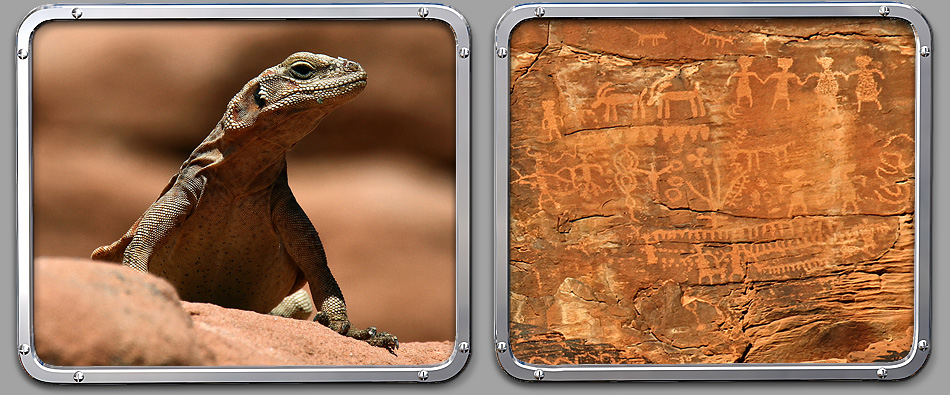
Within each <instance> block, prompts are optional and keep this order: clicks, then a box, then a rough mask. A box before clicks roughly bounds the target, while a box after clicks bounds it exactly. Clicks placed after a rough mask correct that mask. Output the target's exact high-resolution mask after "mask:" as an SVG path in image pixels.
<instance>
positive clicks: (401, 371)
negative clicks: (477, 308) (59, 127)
mask: <svg viewBox="0 0 950 395" xmlns="http://www.w3.org/2000/svg"><path fill="white" fill-rule="evenodd" d="M394 19H403V20H407V19H429V20H436V21H441V22H444V23H445V24H447V25H448V27H449V28H450V29H451V30H452V33H453V34H454V39H455V55H454V56H455V62H454V67H455V70H454V75H455V79H454V80H455V97H454V98H455V106H454V115H455V120H454V125H455V173H454V175H455V182H454V191H455V198H454V199H455V200H454V204H455V235H454V245H455V254H454V256H455V291H454V292H455V294H454V296H455V309H454V311H455V315H454V317H455V319H454V322H455V339H454V347H453V349H452V352H451V354H450V356H449V357H448V359H447V360H445V361H443V362H441V363H439V364H436V365H420V366H234V367H230V366H219V367H109V366H90V367H78V368H76V367H55V366H47V365H45V364H43V363H42V362H41V361H40V360H39V359H38V358H37V355H36V351H35V346H34V339H33V334H34V333H33V321H32V319H33V317H32V306H33V305H32V297H33V293H32V292H33V247H32V246H33V244H32V243H33V228H32V226H33V223H32V221H33V207H32V201H33V188H32V182H33V180H32V159H33V153H32V145H31V144H32V139H31V133H32V128H33V123H32V111H33V109H32V102H31V97H32V78H33V76H32V73H31V69H32V61H33V60H32V59H33V57H32V56H31V55H32V53H31V51H32V49H33V48H32V41H33V34H34V32H35V31H36V29H37V28H38V27H39V26H40V25H42V24H43V23H46V22H49V21H76V23H82V22H83V21H86V20H93V21H95V20H127V21H128V20H149V21H165V20H239V21H254V20H394ZM470 48H471V33H470V28H469V26H468V22H467V21H466V20H465V18H464V17H463V16H462V15H461V14H460V13H458V12H457V11H456V10H454V9H452V8H451V7H448V6H443V5H438V4H429V3H418V4H359V5H342V4H300V5H265V4H216V5H211V4H201V5H93V4H88V5H87V4H80V5H72V4H70V5H63V4H57V5H47V6H42V7H38V8H36V9H34V10H33V11H32V12H31V13H30V14H28V15H27V16H26V17H25V18H24V20H23V22H22V24H21V25H20V26H19V29H18V30H17V36H16V51H17V52H16V86H17V89H16V98H17V106H16V130H17V140H16V141H17V142H16V150H17V158H16V163H17V170H16V174H17V176H16V177H17V191H16V196H17V198H16V202H17V203H16V205H17V217H16V227H17V243H16V246H17V247H16V248H17V252H16V254H17V320H18V321H17V346H18V348H17V354H18V357H19V359H20V363H21V364H22V366H23V368H24V369H25V370H26V372H27V373H28V374H29V375H31V376H32V377H33V378H35V379H37V380H39V381H43V382H49V383H83V384H89V383H171V382H337V381H373V382H440V381H445V380H448V379H450V378H452V377H454V376H455V375H456V374H458V373H459V372H460V371H461V370H462V368H463V367H464V366H465V364H466V363H467V361H468V358H469V355H470V341H471V340H470V339H471V334H470V285H469V284H470V270H469V268H470V248H471V247H470V245H471V229H470V228H471V222H472V221H471V214H470V207H471V189H470V181H471V167H470V163H471V160H470V159H471V147H470V116H471V115H470V104H471V103H470V92H471V86H470V80H471V77H470V76H471V58H470V56H469V55H470V53H471V49H470Z"/></svg>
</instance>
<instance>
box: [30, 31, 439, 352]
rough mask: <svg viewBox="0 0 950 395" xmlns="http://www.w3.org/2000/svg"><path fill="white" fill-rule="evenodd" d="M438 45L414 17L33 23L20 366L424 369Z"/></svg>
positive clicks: (434, 337) (434, 206)
mask: <svg viewBox="0 0 950 395" xmlns="http://www.w3.org/2000/svg"><path fill="white" fill-rule="evenodd" d="M456 52H457V50H456V37H455V34H454V32H453V29H452V27H451V26H450V25H449V24H447V23H446V22H443V21H441V20H436V19H422V18H420V19H406V20H397V19H392V20H385V19H380V20H361V19H348V20H347V19H339V20H334V19H310V20H307V19H300V20H293V19H290V20H237V19H234V20H171V19H169V20H139V21H133V20H120V19H116V20H85V21H79V22H77V21H71V20H56V21H49V22H46V23H43V24H41V25H40V26H39V27H38V28H37V29H36V31H35V32H34V37H33V43H32V52H31V54H30V56H31V57H32V58H31V60H32V69H31V79H30V84H31V89H32V91H31V96H30V104H31V105H32V126H33V127H32V130H31V131H30V134H29V138H30V139H31V155H32V157H31V162H32V163H31V165H32V180H31V182H32V198H33V201H32V253H33V262H32V270H33V287H32V290H33V294H32V298H33V299H32V300H33V303H32V319H33V329H34V339H35V352H36V356H37V358H38V359H39V361H40V362H41V363H42V364H44V365H46V366H50V367H66V366H295V365H307V366H344V365H413V366H414V365H435V364H440V363H443V362H445V361H446V360H447V359H448V358H449V357H450V355H451V354H452V352H453V348H454V346H455V343H456V334H457V333H458V332H457V328H456V322H457V321H456V315H457V311H456V310H457V303H456V302H457V301H456V288H457V285H456V267H457V266H456V256H457V254H456V248H457V246H456V242H457V209H456V197H457V196H456V194H457V192H456V191H457V181H456V177H457V176H456V174H457V173H456V167H457V161H456V153H457V144H458V142H457V137H456V116H457V115H456V114H457V113H456V89H457V87H456V60H457V55H456Z"/></svg>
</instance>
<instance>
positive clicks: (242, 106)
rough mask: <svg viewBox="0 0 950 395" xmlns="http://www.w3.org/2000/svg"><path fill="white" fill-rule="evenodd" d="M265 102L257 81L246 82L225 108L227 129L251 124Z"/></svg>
mask: <svg viewBox="0 0 950 395" xmlns="http://www.w3.org/2000/svg"><path fill="white" fill-rule="evenodd" d="M266 104H267V101H266V100H265V99H264V97H263V95H262V92H261V86H260V84H259V83H258V82H257V81H254V82H253V83H251V84H248V85H246V86H245V87H244V89H242V90H241V92H240V93H238V94H237V95H235V96H234V98H232V99H231V102H230V103H228V110H227V125H226V127H227V129H240V128H245V127H248V126H251V124H253V123H254V121H255V120H256V119H257V115H258V114H260V113H261V109H262V108H263V107H264V106H265V105H266Z"/></svg>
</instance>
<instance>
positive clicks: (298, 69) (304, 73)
mask: <svg viewBox="0 0 950 395" xmlns="http://www.w3.org/2000/svg"><path fill="white" fill-rule="evenodd" d="M316 71H317V70H316V69H314V68H313V65H311V64H310V63H307V62H297V63H294V64H293V65H291V66H290V74H292V75H293V76H294V77H295V78H298V79H302V80H306V79H310V78H311V77H313V75H314V74H315V72H316Z"/></svg>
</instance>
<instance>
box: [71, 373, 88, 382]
mask: <svg viewBox="0 0 950 395" xmlns="http://www.w3.org/2000/svg"><path fill="white" fill-rule="evenodd" d="M84 378H86V375H84V374H82V372H78V371H77V372H76V373H73V381H75V382H77V383H81V382H82V379H84Z"/></svg>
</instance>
